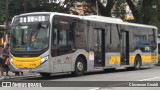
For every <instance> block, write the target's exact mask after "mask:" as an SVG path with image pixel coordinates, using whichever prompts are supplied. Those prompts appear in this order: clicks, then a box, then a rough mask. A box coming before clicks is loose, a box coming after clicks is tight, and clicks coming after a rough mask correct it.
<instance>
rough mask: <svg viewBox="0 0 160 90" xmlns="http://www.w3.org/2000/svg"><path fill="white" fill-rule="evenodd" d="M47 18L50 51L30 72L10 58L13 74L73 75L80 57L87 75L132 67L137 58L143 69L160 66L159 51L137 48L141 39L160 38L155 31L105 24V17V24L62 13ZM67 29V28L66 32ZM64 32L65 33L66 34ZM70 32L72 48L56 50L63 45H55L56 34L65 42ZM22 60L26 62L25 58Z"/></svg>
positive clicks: (124, 23) (141, 27)
mask: <svg viewBox="0 0 160 90" xmlns="http://www.w3.org/2000/svg"><path fill="white" fill-rule="evenodd" d="M33 14H36V13H33ZM41 14H42V13H41ZM48 14H50V20H49V22H50V33H49V34H50V36H49V40H50V41H49V48H48V50H47V51H45V52H44V53H43V54H41V55H40V56H38V57H40V59H41V60H40V61H41V63H40V65H39V67H36V68H31V69H27V68H21V69H20V68H16V67H15V65H13V62H12V61H13V59H14V58H13V57H15V56H13V55H12V54H11V57H10V67H11V69H12V70H13V71H21V70H30V71H35V72H39V73H60V72H73V71H75V62H76V59H77V57H78V56H80V55H81V56H84V57H85V60H86V65H87V66H86V71H94V70H95V69H96V68H99V67H102V68H103V69H107V68H118V67H123V66H127V67H133V66H134V63H135V57H136V56H137V55H139V56H140V58H141V61H142V65H153V64H155V63H157V62H158V56H157V54H158V49H157V48H156V49H152V47H151V45H150V43H147V44H144V45H143V46H137V43H138V40H140V39H141V38H144V39H147V40H148V41H149V40H150V39H149V38H151V39H152V37H153V39H155V38H156V37H157V36H156V34H157V32H156V30H157V29H156V27H153V26H148V25H140V24H132V23H126V22H122V21H119V20H113V21H112V19H109V18H105V19H106V20H104V17H103V20H102V19H101V18H102V17H95V18H93V17H90V16H75V15H67V14H61V13H48ZM24 15H25V14H24ZM26 15H30V14H26ZM107 20H108V21H107ZM54 25H55V26H54ZM65 25H68V26H67V27H65V28H63V27H64V26H65ZM59 26H61V27H59ZM55 27H56V28H55ZM58 28H62V29H61V31H62V32H60V30H59V31H58ZM63 29H66V31H64V30H63ZM70 29H72V31H73V32H70V33H73V34H71V35H74V36H73V37H72V38H68V37H67V39H62V40H69V39H71V40H72V39H73V41H72V42H71V43H73V44H74V45H71V46H69V49H66V47H68V46H65V47H64V46H63V47H56V45H57V46H58V45H60V42H58V41H57V42H58V43H56V44H55V45H53V41H52V40H53V37H52V36H53V34H54V33H53V32H56V34H57V38H60V35H63V38H64V36H67V35H64V34H65V33H67V32H69V31H67V30H70ZM143 29H146V30H143ZM58 33H59V34H58ZM70 33H68V34H70ZM58 35H59V36H58ZM71 35H70V36H71ZM101 36H102V37H101ZM146 37H147V38H146ZM150 42H151V41H150ZM68 43H70V42H68ZM155 43H157V42H155ZM102 47H104V48H102ZM137 47H138V48H137ZM142 48H143V49H142ZM153 48H154V47H153ZM59 49H60V50H59ZM53 52H56V53H53ZM46 56H48V59H47V60H44V62H42V61H43V60H42V59H43V58H45V57H46ZM16 58H18V57H16ZM19 58H21V59H23V57H19ZM28 58H33V57H28ZM35 58H36V57H35Z"/></svg>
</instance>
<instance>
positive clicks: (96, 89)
mask: <svg viewBox="0 0 160 90" xmlns="http://www.w3.org/2000/svg"><path fill="white" fill-rule="evenodd" d="M99 89H100V88H93V89H90V90H99Z"/></svg>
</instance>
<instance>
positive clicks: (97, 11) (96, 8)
mask: <svg viewBox="0 0 160 90" xmlns="http://www.w3.org/2000/svg"><path fill="white" fill-rule="evenodd" d="M96 9H97V16H98V15H99V13H98V12H99V10H98V9H99V8H98V2H97V0H96Z"/></svg>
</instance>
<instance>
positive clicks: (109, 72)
mask: <svg viewBox="0 0 160 90" xmlns="http://www.w3.org/2000/svg"><path fill="white" fill-rule="evenodd" d="M148 69H152V68H151V67H145V68H141V69H140V70H134V69H117V70H107V71H104V70H102V71H96V72H87V73H85V74H84V76H88V75H100V74H106V73H107V74H112V73H121V72H137V71H142V70H148ZM82 77H83V76H82ZM65 78H75V77H73V76H72V75H71V74H69V73H67V74H60V75H52V76H51V77H49V78H43V77H41V76H37V77H30V78H22V79H20V80H56V79H65Z"/></svg>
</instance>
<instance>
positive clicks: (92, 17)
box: [17, 12, 157, 29]
mask: <svg viewBox="0 0 160 90" xmlns="http://www.w3.org/2000/svg"><path fill="white" fill-rule="evenodd" d="M35 14H49V15H60V16H68V17H76V18H79V19H81V20H89V21H97V22H105V23H115V24H121V25H130V26H138V27H147V28H155V29H157V27H155V26H152V25H144V24H136V23H129V22H124V21H123V20H122V19H118V18H112V17H104V16H96V15H90V16H78V15H71V14H64V13H58V12H32V13H24V14H20V15H17V16H23V15H35Z"/></svg>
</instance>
